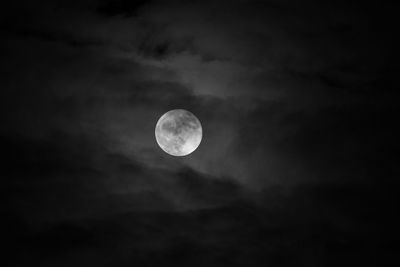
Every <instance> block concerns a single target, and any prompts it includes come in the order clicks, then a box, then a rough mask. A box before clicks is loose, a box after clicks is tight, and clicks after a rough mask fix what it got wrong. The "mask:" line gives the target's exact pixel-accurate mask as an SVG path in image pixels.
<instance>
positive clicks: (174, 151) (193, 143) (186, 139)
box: [155, 109, 203, 156]
mask: <svg viewBox="0 0 400 267" xmlns="http://www.w3.org/2000/svg"><path fill="white" fill-rule="evenodd" d="M155 135H156V140H157V143H158V145H159V146H160V147H161V148H162V150H164V151H165V152H167V153H168V154H170V155H173V156H186V155H188V154H190V153H192V152H193V151H195V150H196V148H197V147H198V146H199V145H200V142H201V138H202V136H203V129H202V127H201V124H200V121H199V120H198V119H197V118H196V116H194V115H193V114H192V113H191V112H189V111H187V110H184V109H174V110H170V111H168V112H167V113H165V114H164V115H162V116H161V118H160V119H159V120H158V122H157V125H156V130H155Z"/></svg>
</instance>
